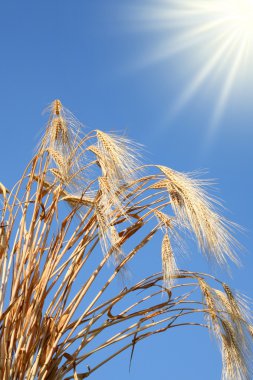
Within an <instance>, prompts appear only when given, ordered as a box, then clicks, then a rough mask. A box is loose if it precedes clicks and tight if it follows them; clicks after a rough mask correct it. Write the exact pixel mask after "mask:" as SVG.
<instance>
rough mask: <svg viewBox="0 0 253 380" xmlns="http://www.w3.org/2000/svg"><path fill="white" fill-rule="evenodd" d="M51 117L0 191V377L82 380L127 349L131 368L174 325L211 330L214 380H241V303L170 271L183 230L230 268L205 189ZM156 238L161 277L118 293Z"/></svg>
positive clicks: (245, 323) (227, 235) (112, 140)
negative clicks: (219, 378)
mask: <svg viewBox="0 0 253 380" xmlns="http://www.w3.org/2000/svg"><path fill="white" fill-rule="evenodd" d="M50 110H51V114H50V118H49V122H48V126H47V128H46V131H45V135H44V137H43V138H42V142H41V145H40V146H39V148H38V150H37V152H36V154H35V156H34V157H33V158H32V160H31V162H30V163H29V165H28V166H27V168H26V169H25V171H24V173H23V175H22V176H21V178H20V180H19V181H18V182H17V183H16V184H15V186H14V187H13V188H12V189H11V190H10V191H9V190H7V189H6V188H5V186H4V185H3V184H0V196H1V198H2V210H1V225H0V281H1V285H0V286H1V287H0V321H1V325H0V378H1V379H3V380H10V379H13V380H14V379H17V380H21V379H29V380H30V379H39V380H46V379H47V380H49V379H52V380H53V379H56V380H58V379H59V380H60V379H66V380H67V379H75V380H77V379H84V378H86V377H89V376H92V374H93V372H95V371H96V370H97V369H98V368H99V367H101V366H102V365H103V364H105V363H106V362H108V361H109V360H111V359H112V358H114V357H115V356H116V355H118V354H119V353H121V352H122V351H124V350H126V349H128V348H132V352H131V358H132V355H133V352H134V347H135V344H136V343H137V342H138V341H140V340H142V339H144V338H146V337H149V336H152V335H153V334H156V333H159V332H163V331H166V330H168V329H171V328H173V327H178V326H182V325H188V326H204V327H207V328H208V329H211V330H213V331H214V333H215V336H216V337H217V339H218V341H219V342H220V345H221V349H222V358H223V364H224V367H223V379H227V380H228V379H230V380H233V379H234V380H240V379H247V378H249V376H250V355H251V351H250V346H251V340H252V326H251V324H250V318H249V315H248V314H249V313H248V312H247V306H246V304H245V302H244V301H243V300H242V299H241V298H240V297H238V296H236V295H234V294H233V293H232V291H231V290H230V288H229V287H228V286H227V285H225V284H223V283H222V282H220V281H218V280H217V279H215V278H214V277H212V276H210V275H205V274H203V273H197V272H196V273H193V272H190V271H185V270H180V269H178V267H177V264H176V262H177V260H176V253H175V245H176V244H178V241H179V238H180V236H182V234H183V233H184V231H185V230H187V231H191V232H192V233H193V234H194V235H195V237H196V239H197V242H198V243H199V246H200V248H201V250H202V251H203V252H204V253H205V252H208V253H209V256H208V257H209V258H213V259H214V260H215V261H217V262H218V263H222V264H226V260H227V258H230V259H231V260H232V261H235V262H237V261H238V259H237V257H236V255H235V253H234V249H233V247H234V245H235V244H236V241H235V239H234V238H233V231H232V229H231V228H232V227H233V225H232V224H230V223H229V222H227V221H226V220H225V219H224V218H223V217H222V216H220V215H219V214H217V212H216V211H215V208H214V205H215V201H214V200H213V199H212V198H210V196H209V195H208V194H207V193H206V191H205V189H204V186H205V185H206V183H205V182H201V181H199V180H197V179H195V178H193V177H192V176H191V175H187V174H182V173H178V172H176V171H174V170H172V169H169V168H166V167H164V166H154V167H153V169H152V168H151V167H150V165H149V166H146V169H145V166H143V165H140V163H139V160H138V159H137V158H136V157H138V153H136V152H135V149H137V147H135V144H133V143H131V142H130V141H129V140H127V139H126V138H124V137H119V136H117V135H114V134H107V133H105V132H102V131H97V130H96V131H92V132H90V133H88V134H86V135H84V136H82V135H81V129H80V125H79V123H78V122H77V121H76V119H75V118H74V117H73V115H72V114H71V113H70V112H69V111H67V110H65V109H64V108H63V106H62V104H61V102H60V101H59V100H56V101H54V102H53V104H52V105H51V107H50ZM152 170H153V172H151V171H152ZM157 170H158V173H157ZM66 205H67V207H66ZM159 234H160V235H161V234H162V235H163V238H162V239H161V240H162V244H161V246H162V248H161V267H162V273H158V274H151V275H150V274H149V275H148V276H147V277H146V278H145V279H143V280H141V281H137V283H136V284H130V286H128V287H124V288H123V290H122V289H121V288H120V289H119V286H118V284H117V281H115V280H116V279H117V278H118V277H119V275H122V276H123V277H124V275H125V273H126V268H127V265H128V264H129V263H130V262H131V261H132V260H133V259H134V257H135V256H136V255H137V254H138V252H139V251H141V250H142V249H143V248H146V246H147V245H148V243H149V242H150V240H151V239H152V238H153V237H154V236H156V235H159ZM101 252H102V254H101ZM157 253H158V252H157ZM107 263H109V265H107ZM115 282H116V286H114V283H115ZM212 284H213V285H212ZM140 291H141V292H140ZM162 294H164V295H165V297H161V295H162ZM201 294H202V297H201ZM200 315H203V317H204V318H203V321H202V322H200V319H199V316H200ZM195 316H198V318H197V319H196V320H194V317H195ZM205 317H206V318H205ZM91 359H92V363H94V365H92V366H91V367H88V370H87V371H86V372H81V373H80V371H82V370H81V369H80V368H83V366H82V365H81V364H82V363H85V364H87V363H88V360H91Z"/></svg>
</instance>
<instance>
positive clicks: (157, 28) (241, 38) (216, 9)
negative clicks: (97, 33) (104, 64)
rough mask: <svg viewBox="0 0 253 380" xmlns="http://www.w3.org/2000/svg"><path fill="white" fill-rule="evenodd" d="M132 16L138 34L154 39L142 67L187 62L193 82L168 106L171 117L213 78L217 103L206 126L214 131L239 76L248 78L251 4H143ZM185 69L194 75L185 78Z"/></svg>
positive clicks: (237, 0) (223, 0)
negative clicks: (154, 36)
mask: <svg viewBox="0 0 253 380" xmlns="http://www.w3.org/2000/svg"><path fill="white" fill-rule="evenodd" d="M134 14H135V18H136V19H137V20H138V28H143V29H144V30H145V31H149V32H150V33H157V37H158V39H157V41H158V42H157V44H156V46H155V47H154V48H153V49H152V48H151V51H150V53H149V56H148V57H147V56H145V58H144V60H143V62H142V64H143V65H148V64H151V63H152V64H155V63H157V62H159V61H164V62H166V60H169V59H170V58H171V57H172V56H174V55H176V54H179V53H180V54H185V56H187V62H188V66H189V67H188V68H187V69H188V76H189V75H190V76H191V78H193V79H191V80H190V81H189V84H188V86H186V88H185V89H184V91H183V93H182V95H181V96H180V98H179V99H177V101H176V102H175V104H174V105H173V106H172V114H175V113H177V112H178V111H179V110H180V109H181V108H182V107H183V106H185V105H186V104H187V103H188V102H189V101H190V100H191V99H192V98H193V97H194V96H195V95H196V94H197V93H198V91H200V89H201V87H203V85H204V84H205V86H208V85H209V84H210V85H211V86H213V85H214V83H213V82H210V83H209V82H208V81H209V80H210V79H209V78H212V81H213V79H214V78H215V80H216V81H215V87H216V91H217V94H216V98H217V99H218V101H217V102H216V106H215V110H214V112H213V117H212V120H213V123H214V124H215V125H217V124H218V123H219V121H220V119H221V117H222V114H223V113H224V110H225V108H226V106H227V103H228V101H229V97H230V94H231V92H232V89H233V86H234V85H235V84H236V82H237V81H238V80H239V79H240V77H241V75H243V74H244V75H245V73H248V76H249V75H251V77H252V74H251V71H252V70H251V68H252V65H253V0H201V1H198V0H187V1H186V0H156V1H154V0H148V1H147V2H146V3H145V6H142V7H136V8H135V12H134ZM153 40H154V39H153ZM185 58H186V57H185ZM191 67H194V68H195V69H192V70H193V72H191V73H190V70H191ZM194 70H196V71H194ZM245 85H247V83H246V84H245Z"/></svg>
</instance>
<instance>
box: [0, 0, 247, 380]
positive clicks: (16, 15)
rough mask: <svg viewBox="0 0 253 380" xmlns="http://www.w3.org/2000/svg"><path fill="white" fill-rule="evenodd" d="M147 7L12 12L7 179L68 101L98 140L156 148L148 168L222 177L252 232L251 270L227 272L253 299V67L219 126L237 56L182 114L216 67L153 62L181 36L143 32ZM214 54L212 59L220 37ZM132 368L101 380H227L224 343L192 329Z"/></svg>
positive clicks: (192, 59)
mask: <svg viewBox="0 0 253 380" xmlns="http://www.w3.org/2000/svg"><path fill="white" fill-rule="evenodd" d="M203 1H204V0H203ZM146 3H147V2H146ZM151 3H152V4H153V5H154V4H155V2H152V1H151ZM136 5H138V6H140V7H139V8H138V9H139V10H140V9H142V7H143V9H144V8H145V6H146V4H145V1H141V0H135V1H130V0H129V1H126V0H108V1H106V0H92V1H85V0H75V1H67V0H61V1H56V0H44V1H41V2H34V1H32V0H29V1H27V0H23V1H22V2H21V1H17V0H16V1H13V0H9V1H8V2H2V3H1V5H0V48H1V59H0V83H1V87H0V125H1V150H0V173H1V178H0V181H1V182H3V183H4V184H6V185H7V186H11V184H13V183H14V182H15V180H16V179H17V178H18V176H19V175H20V173H21V171H22V169H23V168H24V166H25V165H26V163H27V162H28V160H29V159H30V158H31V156H32V153H33V152H34V147H35V145H36V144H37V142H38V139H39V136H40V134H41V132H42V131H43V127H44V125H45V123H46V115H42V111H43V109H44V108H45V107H46V106H47V105H48V104H49V103H50V102H51V101H52V100H53V99H55V98H60V99H61V101H62V103H63V104H64V105H65V106H66V107H67V108H69V109H70V110H71V111H72V112H73V113H74V114H75V115H76V117H77V118H78V119H79V120H80V121H81V122H83V123H84V125H85V128H86V130H87V131H88V130H89V129H91V128H92V129H102V130H106V131H108V130H113V131H116V130H117V131H122V132H126V133H127V134H128V136H130V137H131V138H133V139H134V140H136V141H138V142H140V143H142V144H144V145H145V151H144V154H145V156H146V160H147V161H148V162H154V163H160V164H163V165H167V166H169V167H172V168H174V169H176V170H182V171H191V170H195V169H205V170H206V171H208V174H207V177H211V178H215V179H217V182H218V186H217V187H218V189H219V190H218V192H217V194H218V195H219V196H220V197H221V198H222V199H223V200H224V204H225V207H226V208H227V209H228V210H229V211H226V215H227V216H228V217H229V218H231V219H232V220H234V221H236V222H237V223H238V224H240V225H241V226H243V227H244V228H245V232H244V233H243V234H238V236H237V237H238V239H239V240H240V242H241V243H242V244H243V245H244V247H245V252H244V253H243V255H242V262H243V268H240V269H237V268H235V267H233V270H232V272H233V275H232V278H228V277H227V276H226V275H223V274H222V273H221V272H219V271H218V275H219V277H222V278H224V279H225V280H226V281H228V282H229V283H230V284H231V285H232V286H233V287H234V288H237V289H239V290H240V291H241V292H242V293H245V294H247V295H248V296H250V297H252V298H253V286H252V278H251V277H252V269H253V253H252V246H253V232H252V231H253V222H252V215H253V202H252V194H251V193H252V186H253V174H252V162H253V149H252V138H253V128H252V121H253V106H252V99H253V73H252V70H251V71H250V70H249V71H247V70H246V69H245V67H242V68H241V70H240V67H239V69H238V77H239V79H238V80H237V81H235V83H234V85H233V86H232V87H231V90H230V94H229V98H228V100H227V103H226V107H225V109H224V112H223V113H222V116H221V117H220V119H219V122H218V123H217V124H216V125H215V128H214V127H213V126H212V122H211V121H212V115H213V112H214V108H215V105H216V102H217V98H218V97H219V94H220V91H221V89H222V86H224V83H223V81H222V77H223V76H224V75H225V73H226V72H228V71H229V69H230V67H231V66H232V64H233V62H234V60H235V56H233V55H231V57H230V58H229V59H231V61H230V60H229V59H227V60H226V61H224V60H221V61H219V62H217V65H216V66H215V67H214V69H213V71H212V73H210V76H207V78H206V80H205V82H204V83H203V84H202V86H200V88H199V89H198V91H196V92H195V93H194V94H193V95H192V96H191V97H190V98H189V99H188V101H187V102H186V103H185V105H184V106H183V107H181V108H179V109H178V111H177V112H176V113H173V112H172V109H173V106H174V105H175V104H176V103H177V99H179V98H180V96H182V94H183V93H184V91H185V89H186V88H187V87H188V85H189V83H191V81H192V80H193V78H194V77H195V75H196V73H197V72H198V70H201V68H203V67H204V66H203V67H201V65H204V64H206V61H205V63H204V61H203V60H201V59H198V51H199V48H197V49H196V48H194V47H193V48H192V49H191V47H188V48H187V49H186V50H182V51H181V52H180V53H178V54H175V55H173V56H168V57H167V56H166V57H165V58H164V59H162V60H155V59H153V60H152V52H153V51H154V50H155V49H156V47H157V46H158V44H159V42H160V41H163V43H164V41H167V43H168V49H169V48H170V44H171V43H172V42H171V41H172V38H174V36H175V33H176V29H175V30H170V29H169V30H167V31H166V34H164V33H165V32H163V31H162V30H161V31H157V30H156V31H154V30H152V29H150V30H148V29H147V28H145V27H142V25H141V22H140V21H139V20H138V17H137V16H138V15H137V11H136ZM139 10H138V12H139ZM203 46H204V45H203ZM205 49H206V50H205V51H206V52H207V53H206V55H205V59H206V60H208V59H210V57H209V56H208V40H207V41H206V44H205ZM210 54H211V53H210ZM208 57H209V58H208ZM150 58H151V59H150ZM219 65H220V66H222V68H221V70H220V66H219ZM216 71H217V73H216ZM216 74H217V75H216ZM190 257H191V258H192V257H193V258H194V259H195V258H196V269H203V268H204V270H209V269H208V267H207V266H206V264H205V263H204V262H203V261H202V260H201V259H200V258H199V257H198V255H197V252H196V254H195V252H194V254H193V255H192V256H190ZM188 261H189V259H188ZM181 263H182V265H181V266H182V267H184V268H185V269H186V268H187V265H189V262H187V259H186V260H185V261H183V262H181ZM190 265H192V263H190ZM128 363H129V353H125V354H123V355H122V356H119V357H118V358H117V359H115V361H114V362H111V363H110V364H108V365H107V366H106V367H104V368H103V369H101V370H100V371H99V372H97V373H96V374H95V375H94V378H96V380H100V379H101V380H102V379H107V378H110V380H116V379H118V378H119V376H120V378H121V380H126V379H128V380H130V379H131V380H135V379H136V380H137V379H140V378H142V377H143V378H144V377H145V378H146V379H147V380H149V379H153V378H156V379H163V378H167V377H168V378H169V379H173V380H185V379H189V380H190V379H194V380H202V379H203V378H205V379H207V380H216V379H218V378H219V374H220V369H221V364H220V358H219V354H218V350H217V348H216V345H215V343H214V341H212V340H211V341H210V340H209V336H208V334H207V333H206V331H202V330H198V331H196V329H194V330H193V329H190V328H188V329H186V328H185V329H184V330H183V331H179V330H176V331H172V332H167V333H166V334H164V335H160V336H156V337H155V338H152V339H150V340H147V341H146V342H144V343H140V345H139V347H138V346H137V348H136V354H135V357H134V361H133V365H132V370H131V373H130V374H129V372H128Z"/></svg>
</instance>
